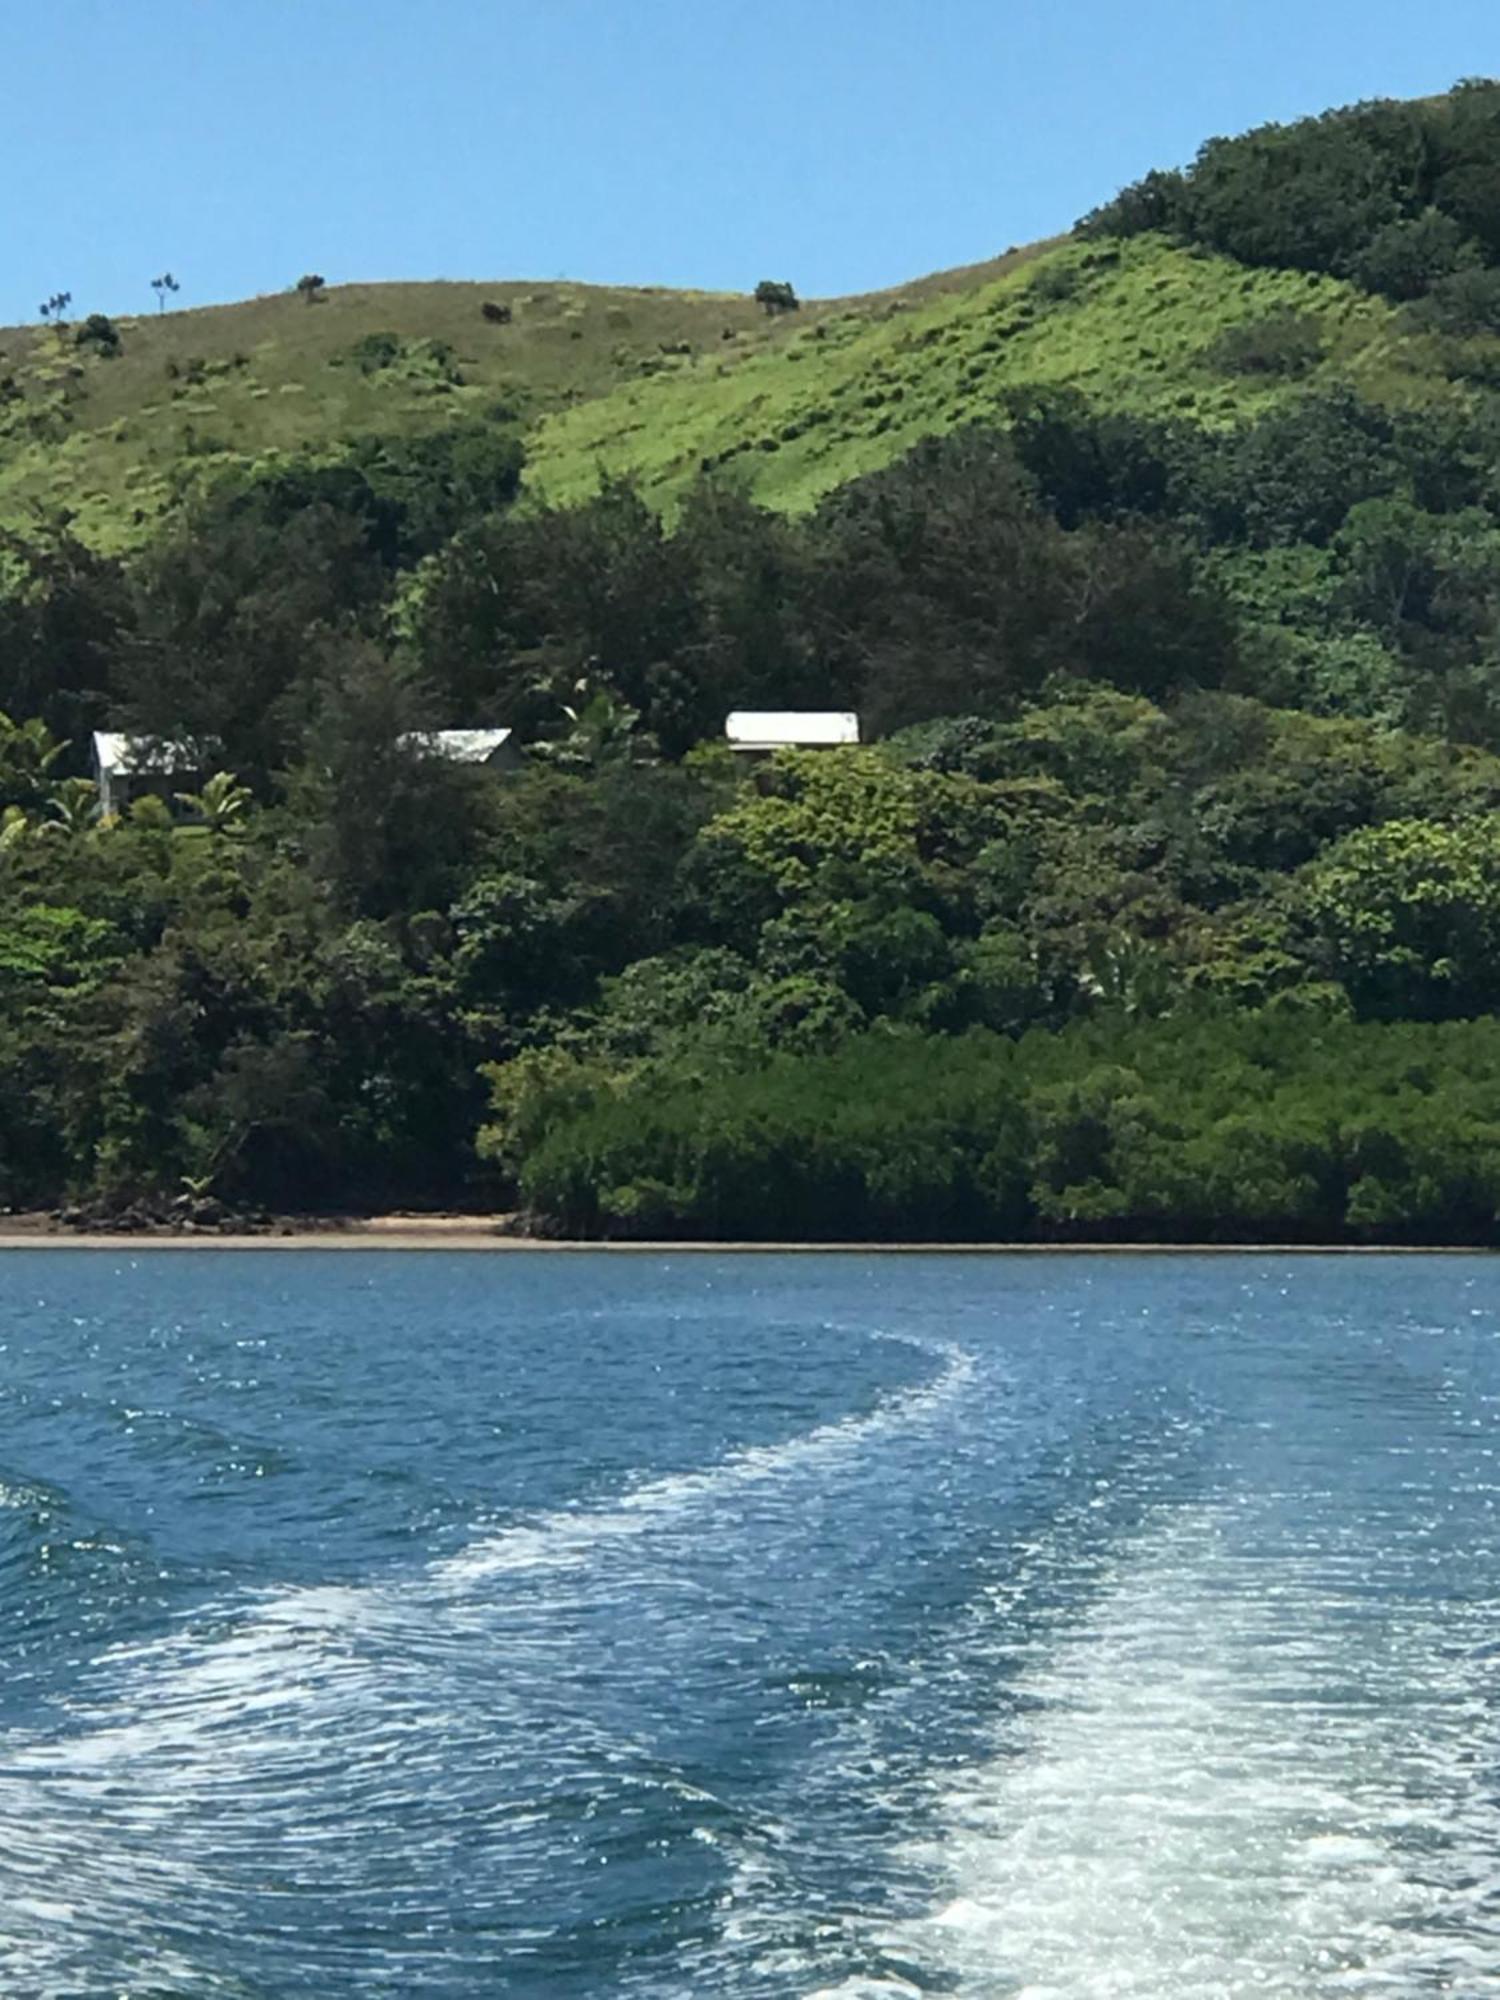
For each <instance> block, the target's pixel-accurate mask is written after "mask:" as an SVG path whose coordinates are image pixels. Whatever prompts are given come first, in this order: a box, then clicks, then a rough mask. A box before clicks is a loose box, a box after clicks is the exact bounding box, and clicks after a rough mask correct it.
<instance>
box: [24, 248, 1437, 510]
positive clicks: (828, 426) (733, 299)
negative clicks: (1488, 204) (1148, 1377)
mask: <svg viewBox="0 0 1500 2000" xmlns="http://www.w3.org/2000/svg"><path fill="white" fill-rule="evenodd" d="M486 302H492V303H493V304H494V305H498V306H500V307H502V308H503V309H505V310H507V311H508V312H509V314H510V318H509V320H508V322H506V323H503V324H497V323H495V322H494V321H493V320H491V319H487V318H486V317H485V316H484V314H483V312H482V307H483V306H484V305H485V303H486ZM1286 312H1294V313H1295V314H1296V315H1298V316H1299V318H1300V319H1301V320H1303V321H1304V322H1305V323H1306V324H1307V325H1309V326H1312V327H1315V328H1316V330H1317V334H1318V336H1319V338H1320V340H1321V355H1320V357H1319V358H1317V359H1315V360H1314V361H1313V362H1312V364H1311V366H1310V369H1308V370H1306V371H1304V372H1303V373H1301V374H1300V375H1299V377H1298V380H1297V381H1296V382H1291V381H1289V380H1288V379H1286V378H1285V377H1279V376H1276V375H1274V374H1255V373H1249V374H1247V373H1236V372H1234V371H1233V370H1231V369H1229V368H1227V367H1226V366H1225V364H1224V363H1223V361H1222V360H1221V359H1220V358H1219V357H1218V355H1217V352H1216V348H1217V343H1218V342H1219V341H1220V340H1221V338H1222V336H1223V335H1224V334H1225V332H1226V330H1228V329H1230V328H1233V327H1236V326H1244V325H1248V324H1252V323H1254V322H1256V321H1260V320H1264V319H1265V318H1266V317H1267V316H1268V315H1275V314H1282V313H1286ZM117 324H118V328H119V332H120V336H121V347H120V351H119V353H118V354H117V355H114V356H105V355H102V354H99V353H98V352H96V351H95V350H93V349H91V348H88V347H80V346H79V345H78V344H77V343H76V339H75V332H76V329H75V328H68V329H65V330H62V331H57V330H53V329H50V328H21V329H11V330H9V331H8V332H5V333H3V334H0V521H10V522H17V521H20V520H23V519H25V518H27V517H29V516H30V515H31V514H32V513H33V512H34V510H35V509H36V508H37V507H38V506H40V507H42V508H44V509H47V510H53V509H58V508H66V509H68V510H70V511H71V512H72V513H73V514H74V515H75V517H76V525H77V527H78V529H79V531H80V532H81V533H82V534H83V535H84V536H85V537H86V538H87V539H88V540H90V541H92V542H94V543H95V544H96V545H97V546H99V547H101V548H118V547H124V546H128V545H130V544H132V543H135V542H138V541H140V540H141V539H142V538H143V537H144V536H145V535H147V534H148V533H149V532H150V528H151V526H152V524H153V522H155V521H156V520H157V519H158V518H159V517H160V515H161V514H162V512H163V511H164V510H165V509H167V508H168V507H169V506H170V505H171V504H172V502H173V501H174V499H175V498H176V497H178V496H179V495H181V494H182V493H183V492H184V491H187V490H191V489H192V488H193V487H194V486H195V485H197V484H199V483H201V482H202V481H204V480H205V479H209V478H212V476H213V475H214V473H215V472H216V471H218V470H220V469H222V468H224V467H226V466H228V465H231V464H234V463H237V462H245V461H248V460H254V459H259V458H264V457H266V456H269V455H274V454H277V453H282V454H285V453H289V452H302V451H309V450H310V451H314V452H316V451H318V450H320V449H324V448H331V447H332V446H334V445H335V444H336V443H337V442H338V441H339V440H341V439H343V438H347V437H349V436H351V435H356V434H360V433H364V432H372V431H379V432H395V433H412V432H421V431H430V430H434V429H438V428H441V427H442V426H444V425H446V424H448V423H451V422H452V421H454V419H455V418H457V417H460V416H462V417H464V418H468V419H473V418H475V417H479V418H484V419H489V420H493V421H494V422H496V423H497V424H503V425H506V426H511V425H515V426H519V427H520V428H521V429H522V430H523V431H524V433H525V434H526V438H527V444H528V449H529V452H530V455H531V473H530V476H529V477H530V484H531V487H532V490H533V491H534V492H536V493H537V494H539V495H542V496H544V497H546V498H548V499H552V500H570V499H574V498H577V497H579V496H580V495H582V494H584V493H586V492H588V491H590V490H591V489H592V488H593V487H594V485H595V484H596V482H597V480H598V477H599V474H600V472H601V471H609V472H613V473H631V474H634V475H636V476H638V477H639V478H640V479H641V480H642V482H643V484H644V485H645V487H646V489H647V490H648V492H651V493H653V494H655V495H657V496H659V497H660V498H661V499H662V500H663V501H664V502H669V501H670V498H671V495H672V493H673V491H674V489H676V488H678V487H680V486H681V485H682V484H683V483H684V482H685V481H686V480H688V479H689V478H691V477H692V476H693V475H694V474H695V473H696V472H697V471H698V470H699V469H700V468H701V467H703V466H705V465H713V466H718V465H724V464H728V463H731V462H737V464H738V467H739V470H740V476H741V477H742V478H743V480H744V482H745V483H746V485H747V486H748V488H749V490H750V491H751V492H753V493H754V494H755V495H756V496H757V497H758V498H760V499H762V500H764V501H766V502H768V503H769V504H772V505H775V506H780V507H788V508H798V507H801V506H805V505H807V504H809V503H810V502H812V501H813V500H815V499H816V498H817V497H818V496H819V495H820V494H821V493H824V492H826V491H828V490H829V489H830V488H832V487H834V486H837V485H839V484H841V483H843V482H844V481H846V480H848V479H850V478H852V477H855V476H856V475H858V474H859V473H861V472H866V471H869V470H872V469H874V468H875V467H878V466H880V465H884V464H887V463H889V462H890V461H891V460H892V459H893V458H895V457H897V456H898V455H899V454H900V453H901V452H902V451H904V450H905V449H907V448H908V447H909V446H910V445H911V444H912V443H913V442H915V441H916V440H917V439H918V438H920V437H923V436H927V435H931V434H933V433H940V432H944V431H948V430H951V429H953V428H955V427H957V426H959V425H961V424H963V423H965V422H970V421H973V420H975V419H982V418H985V417H987V416H991V415H993V413H994V412H995V410H996V407H997V404H998V403H999V401H1000V399H1001V398H1002V397H1003V396H1004V394H1005V393H1006V392H1007V391H1009V390H1012V389H1015V388H1017V387H1019V386H1022V385H1024V384H1027V383H1041V382H1047V383H1053V382H1070V383H1076V384H1077V385H1078V386H1080V387H1081V388H1083V389H1085V390H1087V391H1088V392H1090V393H1091V394H1094V395H1096V396H1097V397H1099V398H1100V399H1101V400H1103V401H1106V402H1108V403H1109V404H1110V405H1112V406H1114V407H1121V408H1128V409H1134V410H1140V411H1161V412H1165V411H1175V412H1178V413H1180V414H1184V415H1192V416H1194V417H1196V418H1198V419H1199V420H1201V421H1205V422H1207V423H1210V424H1219V423H1225V422H1229V421H1232V420H1233V419H1235V418H1236V417H1237V416H1241V415H1245V414H1249V413H1251V412H1253V411H1254V410H1255V409H1257V408H1259V407H1262V406H1264V405H1265V404H1267V403H1269V402H1272V401H1274V400H1276V399H1277V398H1278V397H1282V396H1285V395H1286V394H1287V393H1288V392H1289V390H1291V389H1293V388H1297V387H1301V386H1303V385H1305V383H1306V382H1308V381H1316V380H1318V379H1320V378H1325V379H1326V378H1333V377H1338V378H1343V379H1353V380H1354V381H1356V382H1357V383H1358V384H1359V385H1360V386H1361V387H1363V388H1364V389H1366V390H1367V391H1368V392H1370V393H1372V394H1375V395H1377V396H1379V397H1381V398H1382V399H1384V400H1388V401H1393V402H1398V403H1410V402H1420V401H1424V400H1428V399H1432V398H1435V397H1441V396H1445V395H1451V394H1453V393H1455V392H1454V391H1453V390H1452V388H1451V386H1450V385H1449V384H1447V382H1446V381H1445V378H1444V377H1443V375H1442V373H1441V371H1440V369H1439V368H1438V366H1437V363H1436V360H1435V359H1434V358H1433V356H1432V354H1431V353H1430V352H1429V351H1428V343H1426V342H1424V341H1422V340H1420V339H1417V338H1414V337H1413V336H1411V335H1410V334H1402V333H1399V332H1398V331H1397V330H1396V323H1395V316H1394V314H1393V312H1392V309H1391V308H1390V307H1389V306H1388V305H1386V304H1385V303H1383V302H1382V301H1380V300H1379V299H1376V298H1373V297H1371V296H1370V295H1369V294H1367V293H1364V292H1361V291H1358V290H1356V289H1355V288H1353V287H1352V286H1349V285H1346V284H1343V283H1341V282H1339V281H1338V280H1335V279H1332V278H1327V277H1320V276H1317V275H1309V274H1304V273H1301V272H1287V271H1277V270H1253V269H1247V268H1245V267H1244V266H1243V265H1240V264H1238V263H1235V262H1233V261H1231V260H1229V259H1226V258H1221V257H1217V256H1213V255H1210V254H1206V253H1204V252H1202V251H1200V250H1188V249H1183V248H1178V247H1175V246H1173V245H1172V244H1170V243H1168V242H1167V241H1165V240H1164V239H1162V238H1159V237H1154V236H1145V237H1137V238H1134V239H1131V240H1129V241H1125V242H1122V243H1107V244H1088V243H1082V242H1077V241H1073V240H1067V241H1064V242H1061V243H1057V244H1053V245H1043V246H1038V247H1037V248H1035V249H1033V250H1028V251H1018V252H1012V253H1010V254H1009V255H1008V256H1007V257H1004V258H1001V259H997V260H995V261H993V262H991V263H989V264H981V265H975V266H972V267H969V268H967V269H965V270H962V271H956V272H951V273H940V274H937V275H936V276H934V277H932V278H929V279H925V280H921V281H918V282H916V283H914V284H912V285H910V286H908V287H904V288H902V289H900V290H897V291H894V292H888V293H880V294H874V295H871V296H869V297H866V298H857V299H846V300H833V301H821V302H816V303H810V304H808V305H805V306H804V307H803V308H802V310H801V311H800V312H797V313H794V314H787V315H784V316H781V317H776V318H768V317H767V316H766V315H765V314H764V313H763V312H762V311H761V310H760V309H759V308H758V307H757V306H756V305H755V303H754V301H753V299H752V298H751V297H750V296H749V295H748V294H706V293H691V292H674V291H668V290H664V289H660V288H655V289H653V288H646V289H641V290H635V291H627V290H617V289H604V288H597V287H589V286H583V285H571V284H551V285H535V284H508V285H506V284H500V285H477V284H436V283H435V284H421V285H348V286H342V287H338V288H336V289H334V290H332V291H330V292H329V293H327V295H326V297H325V298H324V299H323V300H322V301H321V302H320V303H317V304H314V305H308V304H306V303H304V301H303V300H302V299H301V298H299V297H297V296H296V295H294V294H286V295H282V296H278V297H271V298H262V299H255V300H251V301H248V302H247V303H245V304H242V305H235V306H223V307H213V308H209V309H206V310H202V311H195V312H180V313H168V314H165V315H162V316H159V317H158V316H147V317H142V318H140V319H136V320H122V321H120V322H118V323H117Z"/></svg>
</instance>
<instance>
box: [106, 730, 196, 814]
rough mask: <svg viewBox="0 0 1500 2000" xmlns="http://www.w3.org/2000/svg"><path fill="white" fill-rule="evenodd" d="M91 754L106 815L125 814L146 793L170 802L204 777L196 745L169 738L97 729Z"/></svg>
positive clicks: (193, 787)
mask: <svg viewBox="0 0 1500 2000" xmlns="http://www.w3.org/2000/svg"><path fill="white" fill-rule="evenodd" d="M93 751H94V777H95V779H96V780H97V782H98V786H99V810H100V812H101V813H102V814H104V815H105V816H109V815H111V814H119V813H123V812H126V811H127V810H128V809H129V807H130V804H131V801H132V800H134V799H138V798H141V797H142V796H143V795H144V794H146V793H148V792H151V793H154V794H155V795H156V797H157V798H161V799H167V800H169V801H170V799H171V796H172V793H173V792H174V791H192V790H194V789H195V788H196V785H197V782H198V780H200V779H201V778H202V776H203V758H202V755H201V753H200V751H199V750H198V748H197V747H196V745H194V744H191V743H184V742H174V741H172V740H171V739H170V738H168V737H162V736H131V735H127V734H125V733H124V732H123V731H121V730H116V729H96V730H95V731H94V744H93Z"/></svg>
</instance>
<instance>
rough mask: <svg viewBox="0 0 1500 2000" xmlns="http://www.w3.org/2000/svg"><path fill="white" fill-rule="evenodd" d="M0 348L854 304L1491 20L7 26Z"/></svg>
mask: <svg viewBox="0 0 1500 2000" xmlns="http://www.w3.org/2000/svg"><path fill="white" fill-rule="evenodd" d="M3 64H4V83H5V90H4V100H3V101H4V110H3V116H0V187H3V189H4V205H3V208H0V323H12V322H14V321H16V320H19V319H26V318H34V317H35V315H36V309H37V302H38V301H39V300H40V299H42V298H44V297H45V296H47V295H48V294H49V293H51V292H53V291H56V290H68V291H71V292H72V294H73V299H74V310H75V312H77V311H89V310H101V311H108V312H117V313H118V312H129V311H132V310H142V309H144V310H149V309H150V308H151V305H152V294H151V290H150V280H151V278H152V277H153V276H154V275H155V274H156V273H157V272H159V271H162V270H164V269H170V270H172V271H173V272H175V273H176V275H177V277H178V278H179V280H180V281H181V284H182V293H181V296H180V300H179V303H180V304H182V305H192V304H207V303H211V302H215V301H219V300H224V299H233V298H241V297H244V296H246V295H248V294H250V293H253V292H263V291H272V290H276V289H279V288H280V287H282V286H285V285H287V284H290V283H291V282H293V281H294V280H295V279H296V277H297V276H298V275H299V273H301V272H302V271H305V270H308V269H315V270H318V271H321V272H322V273H323V274H324V275H325V276H326V277H327V278H328V280H329V281H330V283H337V282H339V281H340V280H345V279H375V278H425V277H451V278H502V277H536V278H556V277H562V276H566V277H570V278H578V279H587V280H593V281H598V282H603V283H617V282H618V283H628V282H637V283H659V284H680V285H703V286H712V287H726V288H739V287H746V288H748V287H750V286H753V285H754V283H755V281H756V280H757V279H758V278H761V277H766V276H772V277H787V278H790V279H791V280H792V281H793V283H794V284H795V285H796V286H797V288H798V290H799V291H802V292H804V293H806V294H808V295H813V294H830V293H841V292H848V291H861V290H866V289H869V288H872V287H875V286H879V285H885V284H892V283H896V282H898V281H900V280H901V279H903V278H909V277H915V276H918V275H920V274H921V273H923V272H925V271H930V270H935V269H938V268H941V267H943V266H946V265H950V264H958V263H967V262H971V261H973V260H975V259H978V258H981V257H986V256H990V255H992V254H994V253H995V252H996V251H998V250H1002V249H1004V248H1005V247H1006V245H1007V244H1010V243H1020V242H1027V241H1030V240H1032V239H1033V238H1035V237H1038V236H1043V235H1047V234H1050V233H1052V232H1053V231H1055V230H1058V229H1060V228H1064V227H1066V226H1067V225H1068V224H1069V223H1070V222H1071V221H1072V220H1073V219H1074V218H1075V217H1076V216H1077V215H1078V214H1079V213H1080V212H1081V211H1082V210H1084V209H1086V208H1088V207H1090V206H1092V205H1093V203H1094V202H1095V201H1097V200H1099V199H1101V198H1103V197H1105V196H1107V195H1109V194H1111V193H1112V192H1113V191H1114V190H1115V189H1116V188H1117V187H1118V186H1119V185H1120V184H1121V183H1122V182H1124V181H1126V180H1130V179H1133V178H1135V176H1136V175H1138V174H1139V173H1141V172H1143V171H1144V170H1145V169H1146V168H1148V167H1151V166H1165V165H1171V164H1174V163H1179V162H1182V161H1184V160H1186V159H1188V158H1189V157H1190V156H1191V155H1192V153H1193V151H1194V150H1195V149H1196V147H1197V145H1198V143H1199V142H1200V141H1201V140H1202V139H1203V138H1205V137H1207V136H1208V135H1210V134H1212V133H1215V132H1227V131H1237V130H1241V129H1243V128H1244V127H1245V126H1247V125H1251V124H1257V123H1259V122H1261V121H1262V120H1264V119H1267V118H1286V117H1293V116H1296V115H1298V114H1300V113H1303V112H1309V111H1317V110H1322V109H1324V108H1325V107H1326V106H1328V105H1329V104H1332V103H1340V102H1347V101H1349V100H1350V99H1353V98H1358V97H1367V96H1381V95H1392V96H1405V95H1415V94H1418V93H1421V92H1425V91H1432V90H1437V89H1441V88H1443V87H1444V86H1446V85H1447V84H1449V83H1451V82H1452V81H1453V80H1454V79H1455V78H1456V77H1459V76H1474V75H1491V74H1495V73H1496V72H1500V9H1497V7H1496V6H1495V4H1494V0H1429V4H1428V5H1426V6H1423V7H1421V8H1414V7H1413V6H1412V5H1411V4H1410V0H1400V3H1399V4H1398V0H1295V4H1294V0H1258V4H1257V0H1246V3H1245V4H1234V5H1230V4H1225V0H1071V4H1068V0H1051V3H1050V4H1049V0H48V4H47V5H45V6H37V7H25V8H13V9H9V10H7V20H6V24H5V44H4V53H3Z"/></svg>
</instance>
